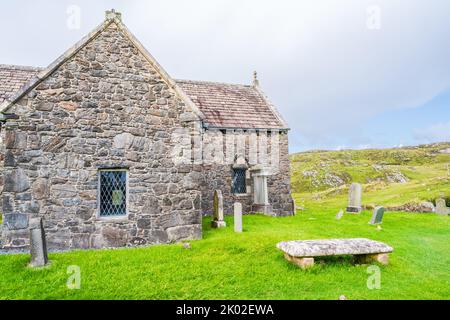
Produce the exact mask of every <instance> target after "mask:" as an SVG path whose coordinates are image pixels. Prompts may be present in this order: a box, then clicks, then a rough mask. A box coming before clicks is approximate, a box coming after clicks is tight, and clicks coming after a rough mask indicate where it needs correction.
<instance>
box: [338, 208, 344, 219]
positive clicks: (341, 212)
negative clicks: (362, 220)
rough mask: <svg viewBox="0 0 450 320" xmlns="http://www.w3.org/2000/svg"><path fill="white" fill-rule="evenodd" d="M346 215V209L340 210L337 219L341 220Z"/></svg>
mask: <svg viewBox="0 0 450 320" xmlns="http://www.w3.org/2000/svg"><path fill="white" fill-rule="evenodd" d="M343 216H344V210H339V212H338V213H337V215H336V220H341V218H342V217H343Z"/></svg>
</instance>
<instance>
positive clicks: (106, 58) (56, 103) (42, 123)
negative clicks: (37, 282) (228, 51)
mask: <svg viewBox="0 0 450 320" xmlns="http://www.w3.org/2000/svg"><path fill="white" fill-rule="evenodd" d="M8 112H9V113H14V114H16V115H17V116H18V119H13V120H8V121H7V122H6V123H5V124H4V125H3V127H2V135H3V137H4V142H5V143H4V153H3V154H4V157H5V161H2V165H3V170H2V171H3V172H2V173H3V176H4V178H3V179H4V186H3V192H2V213H3V215H4V222H5V223H4V226H3V232H2V245H3V247H4V249H15V248H23V247H26V246H28V245H29V238H28V234H27V232H23V231H26V228H28V219H29V218H31V217H45V219H44V223H45V228H46V231H47V240H48V247H49V249H55V250H56V249H57V250H67V249H73V248H103V247H123V246H135V245H146V244H154V243H167V242H170V241H179V240H183V239H199V238H201V234H202V231H201V217H202V215H201V191H200V190H201V185H200V183H201V181H200V180H199V179H197V176H198V175H201V172H202V170H203V169H202V166H201V165H193V164H191V165H174V163H173V161H172V155H171V150H172V149H173V147H174V145H173V142H172V141H171V133H172V132H173V131H174V130H176V129H178V128H188V129H189V130H192V131H196V130H199V129H198V125H197V124H196V122H195V121H181V120H180V117H181V115H182V114H185V113H189V112H191V110H190V109H189V108H188V107H187V106H186V104H185V102H184V101H183V100H182V99H181V98H180V97H179V95H177V94H176V92H175V91H174V90H173V89H172V88H171V86H169V85H168V83H167V82H166V81H165V79H164V78H163V77H162V76H161V74H160V72H159V70H158V69H157V68H155V67H154V66H153V65H152V64H150V62H149V61H148V60H147V59H146V58H145V57H144V56H143V55H142V54H141V52H140V51H139V50H138V48H136V46H135V45H134V44H133V43H132V42H131V41H130V39H129V37H127V35H126V34H125V33H124V32H123V31H122V30H121V29H120V28H118V26H117V25H116V24H115V23H111V24H109V25H108V26H107V27H106V28H105V29H104V30H103V31H102V32H101V33H99V34H98V35H97V36H96V37H94V38H93V39H92V40H91V41H90V42H89V43H88V44H87V45H86V46H84V47H83V48H81V49H80V50H79V51H78V52H76V54H75V55H73V56H72V57H70V58H69V59H68V60H67V61H65V62H64V63H63V64H62V65H61V66H59V68H57V69H56V70H55V71H54V72H53V73H52V74H50V75H49V76H48V77H47V78H46V79H44V80H43V81H42V82H41V83H40V84H38V85H37V86H36V87H35V88H33V89H32V90H31V91H30V92H28V94H27V95H25V96H24V97H22V98H21V99H20V100H19V101H18V102H17V103H16V104H14V105H13V107H12V108H11V109H10V110H8ZM111 168H119V169H124V170H127V172H128V197H127V211H128V214H127V215H126V216H122V217H114V218H102V217H99V212H98V209H99V208H98V180H99V178H98V175H99V170H100V169H111Z"/></svg>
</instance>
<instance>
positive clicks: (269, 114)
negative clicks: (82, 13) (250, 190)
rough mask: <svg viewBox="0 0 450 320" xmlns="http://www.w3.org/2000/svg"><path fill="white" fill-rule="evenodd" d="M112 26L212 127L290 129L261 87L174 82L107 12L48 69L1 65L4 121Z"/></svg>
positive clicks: (112, 13)
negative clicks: (86, 46) (34, 90)
mask: <svg viewBox="0 0 450 320" xmlns="http://www.w3.org/2000/svg"><path fill="white" fill-rule="evenodd" d="M111 23H115V24H116V25H117V27H118V29H119V30H120V31H122V32H123V33H124V34H125V35H126V36H127V37H128V38H129V40H130V41H131V42H132V43H133V44H134V45H135V46H136V48H137V49H138V50H139V51H140V52H141V53H142V54H143V55H144V57H145V58H146V59H147V61H148V62H149V63H150V64H151V65H152V66H153V67H154V68H155V69H156V70H157V72H158V73H159V74H160V76H161V77H162V78H163V79H164V80H165V81H166V82H167V84H168V85H169V86H170V87H171V88H172V89H174V90H175V92H176V93H177V94H178V95H179V96H180V97H181V99H183V100H184V101H185V103H186V105H187V106H188V107H189V108H190V110H192V111H193V112H194V113H195V114H196V116H197V117H198V119H200V120H203V122H204V123H205V124H207V125H208V126H209V127H216V128H242V129H288V127H287V124H286V123H285V121H284V120H283V118H282V117H281V116H280V114H279V113H278V112H277V110H276V108H275V107H274V106H273V105H272V104H271V103H270V101H269V100H268V99H267V98H266V97H265V95H264V93H263V92H262V91H261V90H260V89H259V86H258V85H254V86H250V85H237V84H224V83H214V82H203V81H189V80H177V81H175V80H173V79H172V78H171V77H170V76H169V75H168V74H167V72H166V71H165V70H164V69H163V68H162V67H161V66H160V65H159V64H158V62H157V61H156V60H155V59H154V58H153V56H152V55H151V54H150V53H149V52H148V51H147V50H146V49H145V47H144V46H143V45H142V44H141V43H140V42H139V41H138V40H137V39H136V38H135V37H134V35H133V34H132V33H131V32H130V31H129V30H128V29H127V27H126V26H125V25H124V24H123V23H122V20H121V15H120V13H117V12H115V11H107V12H106V19H105V21H104V22H103V23H102V24H101V25H99V26H98V27H97V28H95V29H94V30H93V31H92V32H90V33H89V34H88V35H87V36H86V37H84V38H83V39H82V40H81V41H79V42H77V43H76V44H75V45H74V46H72V47H71V48H70V49H69V50H67V51H66V52H65V53H64V54H63V55H61V56H60V57H59V58H58V59H56V60H55V61H54V62H53V63H52V64H50V66H48V67H47V68H45V69H41V68H34V67H19V66H5V65H0V120H1V119H2V113H4V112H6V111H7V110H8V109H9V108H10V107H11V106H12V105H13V104H14V103H16V102H17V101H18V100H19V99H20V98H21V97H23V96H24V95H25V94H26V93H28V92H29V91H30V90H32V89H33V88H34V87H36V86H37V85H38V84H39V83H41V82H42V81H43V80H44V79H46V78H47V77H48V76H50V75H51V74H52V73H53V72H54V71H55V70H56V69H57V68H59V66H60V65H62V64H63V63H64V62H66V61H67V60H68V59H70V58H71V57H73V55H75V54H76V53H77V52H78V51H79V50H81V49H82V48H83V47H84V46H85V45H87V44H88V43H89V42H90V41H92V40H93V39H94V38H95V37H96V36H97V35H98V34H99V33H100V32H102V31H103V30H104V29H105V28H107V27H108V26H109V25H110V24H111Z"/></svg>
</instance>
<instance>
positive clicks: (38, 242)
mask: <svg viewBox="0 0 450 320" xmlns="http://www.w3.org/2000/svg"><path fill="white" fill-rule="evenodd" d="M30 254H31V259H30V266H31V267H44V266H45V265H46V264H47V263H48V256H47V242H46V239H45V231H44V224H43V223H42V218H33V219H30Z"/></svg>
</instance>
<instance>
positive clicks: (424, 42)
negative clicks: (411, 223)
mask: <svg viewBox="0 0 450 320" xmlns="http://www.w3.org/2000/svg"><path fill="white" fill-rule="evenodd" d="M110 8H115V9H116V10H118V11H120V12H122V14H123V21H124V22H125V24H126V25H127V26H128V28H129V29H130V30H131V31H132V32H133V33H134V34H135V35H136V37H137V38H138V39H140V41H141V42H142V43H143V44H144V45H145V46H146V48H147V49H148V50H149V51H150V52H151V53H152V55H153V56H154V57H155V58H156V59H157V60H158V62H159V63H160V64H161V65H162V66H163V67H164V68H165V69H166V71H168V73H169V74H170V75H171V76H172V77H174V78H180V79H193V80H211V81H221V82H235V83H250V82H251V78H252V72H253V70H257V71H258V74H259V78H260V83H261V86H262V88H263V90H264V91H265V92H266V94H267V95H268V96H269V97H270V99H271V100H272V102H274V104H275V105H277V107H278V108H279V110H280V112H281V113H282V114H283V115H284V117H285V119H286V120H287V122H288V123H289V125H290V127H291V128H292V131H291V134H290V141H291V143H290V147H291V152H295V151H301V150H308V149H339V148H368V147H391V146H399V145H415V144H420V143H429V142H436V141H450V41H449V39H450V17H449V14H450V1H448V0H427V1H425V0H289V1H288V0H278V1H273V0H272V1H265V0H239V1H238V0H226V1H222V0H190V1H182V0H145V1H139V0H134V1H133V0H128V1H124V0H123V1H119V0H117V1H112V0H108V1H98V0H96V1H92V0H89V1H76V0H72V1H61V0H59V1H51V0H39V1H36V0H34V1H32V0H29V1H25V0H15V1H5V0H3V1H1V2H0V37H1V39H2V40H1V47H0V48H1V50H0V63H3V64H19V65H33V66H47V65H48V64H50V63H51V62H52V61H53V60H54V59H55V58H57V57H58V56H59V55H60V54H62V53H63V52H64V51H65V50H66V49H68V48H69V47H70V46H72V45H73V44H74V43H75V42H76V41H78V40H79V39H80V38H81V37H83V36H84V35H85V34H87V33H88V32H89V31H91V30H92V29H93V28H94V27H96V26H97V25H98V24H100V23H101V22H102V20H103V19H104V11H105V10H106V9H110ZM78 13H79V15H78Z"/></svg>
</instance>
